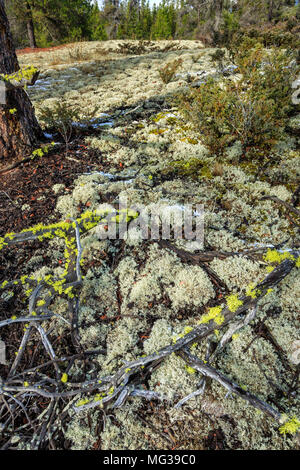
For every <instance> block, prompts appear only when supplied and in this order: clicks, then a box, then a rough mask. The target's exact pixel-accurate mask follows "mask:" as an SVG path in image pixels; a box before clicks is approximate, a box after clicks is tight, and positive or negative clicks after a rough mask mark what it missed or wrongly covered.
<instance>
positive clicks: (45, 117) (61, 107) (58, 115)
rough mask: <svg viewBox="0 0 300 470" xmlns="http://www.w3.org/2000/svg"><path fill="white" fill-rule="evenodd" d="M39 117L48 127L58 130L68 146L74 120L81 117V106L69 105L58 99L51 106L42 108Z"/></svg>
mask: <svg viewBox="0 0 300 470" xmlns="http://www.w3.org/2000/svg"><path fill="white" fill-rule="evenodd" d="M39 118H40V121H41V122H42V123H44V125H45V126H46V127H47V128H50V129H54V130H55V131H56V132H58V133H59V134H60V135H61V136H62V138H63V140H64V142H65V144H66V147H67V148H68V144H69V142H70V140H71V137H72V134H73V131H74V122H76V121H78V119H79V108H78V107H76V106H72V107H71V106H69V105H68V104H67V103H65V102H61V101H56V102H55V103H54V104H53V105H52V106H51V107H48V106H44V107H42V108H41V109H40V113H39Z"/></svg>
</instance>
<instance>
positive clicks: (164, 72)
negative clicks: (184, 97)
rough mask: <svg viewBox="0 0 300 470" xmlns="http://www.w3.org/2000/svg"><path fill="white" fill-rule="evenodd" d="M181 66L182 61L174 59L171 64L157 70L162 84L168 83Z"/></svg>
mask: <svg viewBox="0 0 300 470" xmlns="http://www.w3.org/2000/svg"><path fill="white" fill-rule="evenodd" d="M181 64H182V59H175V60H173V62H169V63H168V64H166V65H165V66H164V67H162V68H161V69H159V71H158V73H159V76H160V78H161V79H162V81H163V82H164V83H170V81H171V80H172V78H173V77H174V75H175V73H176V72H177V70H178V68H179V67H180V66H181Z"/></svg>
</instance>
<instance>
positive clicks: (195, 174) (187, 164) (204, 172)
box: [170, 158, 213, 179]
mask: <svg viewBox="0 0 300 470" xmlns="http://www.w3.org/2000/svg"><path fill="white" fill-rule="evenodd" d="M170 170H171V171H172V172H175V174H176V175H178V176H188V177H192V178H193V179H199V178H205V179H211V178H213V173H212V170H211V168H210V167H209V166H208V165H207V163H204V162H203V161H202V160H201V159H200V158H190V159H189V160H176V161H175V162H172V163H171V168H170Z"/></svg>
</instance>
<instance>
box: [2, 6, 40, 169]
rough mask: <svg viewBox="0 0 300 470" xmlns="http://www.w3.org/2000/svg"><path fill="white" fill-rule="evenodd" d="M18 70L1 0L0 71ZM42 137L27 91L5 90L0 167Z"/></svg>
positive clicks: (20, 156)
mask: <svg viewBox="0 0 300 470" xmlns="http://www.w3.org/2000/svg"><path fill="white" fill-rule="evenodd" d="M18 70H20V67H19V64H18V59H17V56H16V52H15V48H14V46H13V42H12V36H11V33H10V28H9V23H8V19H7V16H6V12H5V7H4V0H0V74H1V73H2V74H11V73H14V72H16V71H18ZM0 85H1V82H0ZM41 137H42V130H41V128H40V126H39V124H38V122H37V119H36V117H35V114H34V108H33V106H32V104H31V102H30V99H29V97H28V95H27V93H26V91H25V90H23V89H21V88H16V89H12V90H7V92H6V103H5V104H0V169H3V168H5V167H6V166H8V165H9V164H11V163H14V162H16V161H18V160H21V159H22V158H23V157H26V156H28V155H29V154H30V152H31V150H32V148H33V147H36V146H38V141H39V139H40V138H41Z"/></svg>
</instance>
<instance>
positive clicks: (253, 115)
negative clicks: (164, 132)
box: [179, 40, 299, 156]
mask: <svg viewBox="0 0 300 470" xmlns="http://www.w3.org/2000/svg"><path fill="white" fill-rule="evenodd" d="M249 45H251V46H252V48H251V49H249ZM234 58H235V63H236V65H237V67H238V72H239V75H238V76H237V78H235V79H234V80H233V79H231V78H228V79H223V80H219V81H216V80H214V79H212V78H211V79H209V80H207V82H206V83H203V84H202V85H201V86H200V87H199V88H198V89H192V90H190V91H189V92H188V93H185V94H182V95H181V96H180V97H179V108H180V110H181V111H182V112H183V114H184V115H185V117H186V118H187V119H188V120H189V121H192V123H193V125H194V127H195V128H196V129H197V130H198V131H199V132H200V133H201V134H202V136H203V137H204V139H203V142H204V143H205V144H206V145H207V146H208V148H209V149H210V151H211V152H212V153H213V154H220V153H222V151H223V150H224V148H225V147H226V146H227V145H229V144H230V143H232V142H233V141H235V140H239V141H241V143H242V146H243V151H244V153H246V152H247V153H248V154H251V155H253V154H255V155H258V156H265V155H266V154H268V153H269V152H270V150H271V149H272V147H273V146H274V145H275V144H276V143H277V142H278V140H280V139H281V138H282V137H283V131H284V127H285V125H286V122H287V117H288V115H289V113H290V111H291V110H292V107H293V104H292V101H291V95H292V88H291V84H292V82H293V80H295V78H296V77H297V69H298V70H299V67H297V66H296V65H295V61H294V64H293V65H292V58H293V57H292V56H291V55H290V54H288V53H287V52H285V51H282V50H272V51H265V50H264V49H263V47H262V46H261V45H260V44H257V45H256V46H255V47H253V40H247V41H246V42H245V43H244V44H242V46H241V47H240V48H239V49H238V50H236V51H235V52H234Z"/></svg>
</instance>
